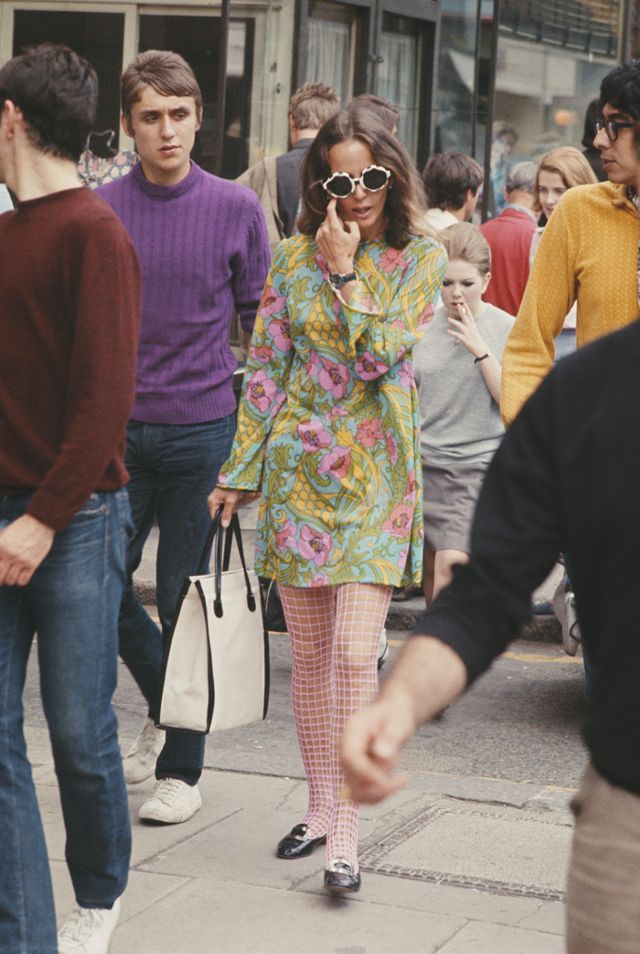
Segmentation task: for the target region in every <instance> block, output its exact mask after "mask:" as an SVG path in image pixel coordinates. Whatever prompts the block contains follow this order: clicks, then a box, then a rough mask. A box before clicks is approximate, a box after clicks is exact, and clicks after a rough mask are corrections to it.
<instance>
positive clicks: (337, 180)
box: [327, 172, 352, 199]
mask: <svg viewBox="0 0 640 954" xmlns="http://www.w3.org/2000/svg"><path fill="white" fill-rule="evenodd" d="M327 192H328V193H329V194H330V195H333V196H335V197H336V199H345V198H346V197H347V196H348V195H351V192H352V186H351V179H350V178H349V176H347V175H344V173H341V172H339V173H336V175H335V176H331V178H330V179H329V181H328V182H327Z"/></svg>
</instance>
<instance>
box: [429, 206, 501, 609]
mask: <svg viewBox="0 0 640 954" xmlns="http://www.w3.org/2000/svg"><path fill="white" fill-rule="evenodd" d="M440 239H441V241H442V242H443V244H444V247H445V250H446V252H447V255H448V256H449V262H448V265H447V268H446V271H445V273H444V277H443V280H442V291H441V295H442V305H441V307H440V308H438V309H437V310H436V313H435V315H434V317H433V320H432V321H431V323H430V324H429V326H428V328H427V331H426V333H425V335H424V337H423V338H422V340H421V341H420V342H419V343H418V344H417V345H416V347H415V349H414V365H415V374H416V383H417V385H418V395H419V401H420V416H421V424H420V427H421V431H420V449H421V454H422V466H423V480H424V533H425V573H424V587H425V596H426V598H427V601H428V602H430V601H431V600H432V599H434V598H435V597H436V596H437V595H438V593H439V592H440V590H442V589H443V588H444V587H445V586H446V585H447V583H449V581H450V579H451V575H452V567H453V565H454V564H456V563H466V561H467V559H468V554H469V533H470V529H471V521H472V519H473V512H474V510H475V505H476V501H477V499H478V494H479V493H480V487H481V485H482V480H483V478H484V474H485V471H486V469H487V467H488V465H489V462H490V460H491V458H492V457H493V454H494V453H495V451H496V449H497V447H498V444H499V443H500V440H501V438H502V435H503V433H504V427H503V424H502V421H501V420H500V413H499V408H498V402H499V399H500V380H501V373H502V372H501V362H502V352H503V351H504V346H505V344H506V342H507V338H508V336H509V332H510V331H511V328H512V327H513V322H514V319H513V317H512V316H511V315H508V314H507V313H506V312H505V311H502V309H500V308H496V307H495V306H494V305H490V304H488V303H487V302H485V301H483V299H482V295H483V293H484V292H485V291H486V289H487V285H488V284H489V279H490V277H491V272H490V268H491V249H490V247H489V244H488V242H487V241H486V239H485V238H484V236H483V235H482V234H481V233H480V231H479V230H478V229H477V228H476V227H475V226H474V225H471V224H470V223H463V222H461V223H459V224H457V225H451V226H449V228H446V229H444V230H443V231H442V232H440Z"/></svg>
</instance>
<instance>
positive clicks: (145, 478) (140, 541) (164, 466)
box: [120, 414, 235, 785]
mask: <svg viewBox="0 0 640 954" xmlns="http://www.w3.org/2000/svg"><path fill="white" fill-rule="evenodd" d="M234 430H235V415H233V414H230V415H229V416H228V417H224V418H221V419H220V420H219V421H210V422H207V423H205V424H188V425H186V424H185V425H176V424H145V423H142V422H140V421H131V422H130V423H129V426H128V428H127V456H126V463H127V468H128V470H129V474H130V476H131V480H130V482H129V485H128V491H129V500H130V502H131V513H132V517H133V523H134V526H135V528H136V534H135V536H134V538H133V540H132V541H131V543H130V545H129V551H128V555H127V585H126V587H125V591H124V596H123V600H122V608H121V611H120V655H121V656H122V658H123V660H124V662H125V664H126V666H127V667H128V669H129V671H130V672H131V675H132V676H133V678H134V679H135V681H136V682H137V684H138V686H139V688H140V691H141V692H142V694H143V696H144V697H145V699H146V700H147V702H148V704H149V712H150V714H151V716H152V717H155V716H157V709H158V702H159V699H158V693H159V687H160V674H161V670H162V655H163V640H164V639H166V637H167V636H168V634H169V631H170V629H171V623H172V621H173V614H174V611H175V606H176V603H177V601H178V597H179V595H180V589H181V587H182V583H183V581H184V578H185V577H186V576H189V575H191V574H193V573H207V572H208V565H209V557H208V555H206V558H205V559H204V560H201V554H202V548H203V546H204V543H205V540H206V537H207V532H208V530H209V527H210V526H211V518H210V516H209V510H208V507H207V497H208V495H209V494H210V492H211V490H212V489H213V487H214V486H215V484H216V481H217V479H218V471H219V470H220V468H221V467H222V465H223V464H224V462H225V461H226V459H227V457H228V456H229V453H230V451H231V444H232V442H233V434H234ZM154 520H157V523H158V531H159V535H158V553H157V562H156V594H157V603H158V616H159V617H160V627H158V626H157V625H156V624H155V623H154V621H153V620H152V619H151V617H150V616H149V614H148V613H147V611H146V610H145V609H144V607H143V606H142V604H141V603H140V601H139V600H138V598H137V596H136V595H135V593H134V590H133V582H132V577H133V574H134V572H135V570H136V569H137V568H138V566H139V564H140V560H141V558H142V550H143V547H144V544H145V542H146V540H147V537H148V536H149V532H150V530H151V528H152V526H153V523H154ZM204 744H205V736H204V735H202V734H201V733H199V732H185V731H182V730H179V729H171V730H169V731H168V732H167V737H166V742H165V745H164V748H163V749H162V752H161V753H160V755H159V757H158V762H157V764H156V778H179V779H181V780H182V781H183V782H186V783H187V784H188V785H195V784H196V783H197V781H198V779H199V778H200V775H201V773H202V765H203V762H204Z"/></svg>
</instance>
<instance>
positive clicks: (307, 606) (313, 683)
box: [278, 583, 392, 872]
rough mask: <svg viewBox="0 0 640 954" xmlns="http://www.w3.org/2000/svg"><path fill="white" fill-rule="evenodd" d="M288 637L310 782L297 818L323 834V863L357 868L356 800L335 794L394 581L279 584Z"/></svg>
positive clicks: (315, 834) (313, 833) (373, 686)
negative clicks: (346, 734) (342, 746)
mask: <svg viewBox="0 0 640 954" xmlns="http://www.w3.org/2000/svg"><path fill="white" fill-rule="evenodd" d="M278 590H279V593H280V597H281V599H282V605H283V607H284V613H285V618H286V621H287V627H288V630H289V636H290V639H291V651H292V657H293V663H292V697H293V712H294V717H295V722H296V729H297V732H298V742H299V743H300V752H301V754H302V761H303V764H304V768H305V772H306V775H307V782H308V783H309V807H308V809H307V813H306V815H305V816H304V818H303V819H302V821H303V823H304V824H305V825H307V826H308V829H309V830H308V834H307V837H308V838H319V837H320V836H321V835H325V834H326V836H327V850H326V856H327V864H328V863H329V862H330V861H332V860H333V859H335V858H345V859H346V860H347V861H348V862H349V863H350V864H351V865H353V868H354V872H357V871H358V807H357V805H355V804H354V802H351V801H349V800H347V799H344V798H341V797H340V790H341V788H342V784H343V776H342V771H341V768H340V760H339V743H340V737H341V735H342V730H343V728H344V725H345V723H346V721H347V719H348V718H349V716H351V715H352V714H353V713H354V712H357V711H358V710H359V709H362V708H363V706H365V705H366V704H367V703H369V702H370V701H371V700H372V699H373V697H374V695H375V693H376V690H377V688H378V669H377V661H378V641H379V638H380V633H381V631H382V629H383V627H384V623H385V619H386V616H387V611H388V609H389V602H390V600H391V592H392V588H391V587H390V586H377V585H374V584H371V583H342V584H340V585H338V586H323V587H317V588H313V589H300V588H297V587H292V586H283V585H281V584H279V585H278Z"/></svg>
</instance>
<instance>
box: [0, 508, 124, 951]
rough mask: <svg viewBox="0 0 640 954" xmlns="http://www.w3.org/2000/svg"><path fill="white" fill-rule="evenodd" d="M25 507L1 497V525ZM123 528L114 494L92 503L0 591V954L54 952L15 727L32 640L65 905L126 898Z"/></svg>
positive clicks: (36, 829) (44, 870)
mask: <svg viewBox="0 0 640 954" xmlns="http://www.w3.org/2000/svg"><path fill="white" fill-rule="evenodd" d="M27 502H28V497H20V498H6V497H5V498H3V500H2V501H1V502H0V507H1V509H2V512H1V513H0V519H2V520H3V522H5V523H6V522H9V521H11V520H13V519H15V518H17V517H18V516H20V514H21V513H23V512H24V509H25V507H26V504H27ZM129 526H130V520H129V505H128V500H127V495H126V492H125V491H119V492H116V493H104V494H93V495H92V497H91V498H90V500H89V501H88V502H87V504H86V505H85V506H84V507H83V508H82V510H81V511H80V512H79V513H78V514H77V515H76V517H75V518H74V519H73V520H72V522H71V523H70V524H69V526H68V527H67V528H66V529H65V530H64V531H61V532H59V533H57V534H56V537H55V540H54V545H53V548H52V550H51V552H50V553H49V555H48V556H47V558H46V559H45V561H44V562H43V564H42V565H41V567H39V569H38V570H37V571H36V573H35V574H34V576H33V578H32V580H31V582H30V583H29V584H28V585H27V586H26V587H7V586H4V587H0V654H1V656H2V662H0V780H1V784H0V801H1V804H0V844H2V851H1V852H0V857H1V861H0V915H1V916H0V950H7V951H9V950H11V951H17V952H22V951H25V952H34V954H35V952H38V954H39V952H40V951H49V950H51V951H53V952H54V951H56V949H57V948H56V940H55V917H54V913H53V902H52V900H51V886H50V880H49V874H48V865H47V855H46V846H45V844H44V837H43V835H42V828H41V824H40V817H39V812H38V808H37V803H36V799H35V792H34V788H33V782H32V779H31V773H30V768H29V764H28V762H27V760H26V755H25V751H24V734H23V726H22V703H21V693H22V688H23V684H24V669H25V665H26V658H27V653H28V648H29V645H30V643H31V641H32V638H33V633H34V631H37V633H38V657H39V663H40V684H41V692H42V699H43V705H44V711H45V715H46V718H47V723H48V726H49V733H50V736H51V745H52V750H53V756H54V762H55V768H56V773H57V776H58V782H59V786H60V797H61V801H62V809H63V815H64V821H65V828H66V834H67V842H66V857H67V863H68V866H69V873H70V875H71V880H72V882H73V886H74V890H75V895H76V899H77V901H78V903H79V904H81V905H83V906H84V907H105V908H110V907H111V906H112V905H113V903H114V901H115V900H116V898H118V897H119V896H120V895H121V894H122V893H123V891H124V889H125V887H126V883H127V874H128V867H129V858H130V852H131V831H130V826H129V814H128V806H127V797H126V789H125V786H124V779H123V776H122V763H121V758H120V749H119V746H118V737H117V722H116V718H115V713H114V712H113V708H112V705H111V696H112V694H113V691H114V689H115V685H116V675H117V658H118V657H117V619H118V609H119V605H120V600H121V595H122V586H123V582H124V554H125V546H126V539H125V537H126V533H127V531H128V529H129ZM25 932H26V933H25ZM25 938H26V939H27V940H25ZM31 939H32V940H31ZM47 945H48V946H47Z"/></svg>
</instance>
